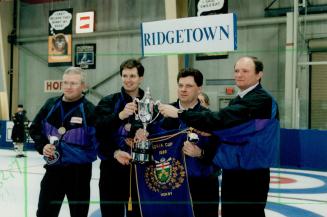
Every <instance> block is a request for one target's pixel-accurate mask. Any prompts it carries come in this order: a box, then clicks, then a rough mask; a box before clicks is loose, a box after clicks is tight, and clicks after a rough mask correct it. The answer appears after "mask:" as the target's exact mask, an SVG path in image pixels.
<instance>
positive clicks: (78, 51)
mask: <svg viewBox="0 0 327 217" xmlns="http://www.w3.org/2000/svg"><path fill="white" fill-rule="evenodd" d="M75 66H77V67H81V68H82V69H95V68H96V44H77V45H76V46H75Z"/></svg>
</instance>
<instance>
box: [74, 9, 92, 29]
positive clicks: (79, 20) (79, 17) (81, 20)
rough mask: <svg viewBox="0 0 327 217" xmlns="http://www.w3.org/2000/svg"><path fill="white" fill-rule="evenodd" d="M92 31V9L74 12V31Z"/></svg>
mask: <svg viewBox="0 0 327 217" xmlns="http://www.w3.org/2000/svg"><path fill="white" fill-rule="evenodd" d="M89 32H94V11H90V12H82V13H77V14H76V33H89Z"/></svg>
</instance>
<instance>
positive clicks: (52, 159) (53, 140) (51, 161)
mask: <svg viewBox="0 0 327 217" xmlns="http://www.w3.org/2000/svg"><path fill="white" fill-rule="evenodd" d="M49 141H50V144H53V145H54V146H56V147H57V146H58V144H59V139H58V137H56V136H49ZM59 158H60V154H59V152H58V151H57V150H55V152H54V155H53V156H51V157H45V156H44V160H45V161H46V162H47V164H48V165H51V164H54V163H56V162H57V161H58V160H59Z"/></svg>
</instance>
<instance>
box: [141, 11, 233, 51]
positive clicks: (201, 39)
mask: <svg viewBox="0 0 327 217" xmlns="http://www.w3.org/2000/svg"><path fill="white" fill-rule="evenodd" d="M141 38H142V54H143V56H152V55H167V54H189V53H210V52H211V53H213V52H224V51H234V50H236V49H237V24H236V15H235V14H233V13H230V14H220V15H210V16H203V17H189V18H182V19H174V20H161V21H155V22H147V23H142V24H141Z"/></svg>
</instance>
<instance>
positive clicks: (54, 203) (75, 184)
mask: <svg viewBox="0 0 327 217" xmlns="http://www.w3.org/2000/svg"><path fill="white" fill-rule="evenodd" d="M85 79H86V75H85V72H84V71H83V70H82V69H81V68H78V67H69V68H68V69H66V71H65V72H64V75H63V92H64V94H63V95H61V96H57V97H52V98H50V99H48V100H47V101H46V103H45V104H44V105H43V107H42V108H41V109H40V111H39V112H38V113H37V115H36V117H35V118H34V120H33V122H32V124H31V127H30V135H31V137H32V138H33V140H34V142H35V148H36V150H37V151H38V152H39V153H40V154H41V155H43V156H44V158H45V159H46V160H47V164H46V165H45V166H44V167H45V169H46V172H45V174H44V177H43V179H42V182H41V190H40V196H39V203H38V210H37V217H56V216H58V215H59V212H60V208H61V204H62V201H63V200H64V197H65V196H67V199H68V203H69V209H70V214H71V217H87V215H88V210H89V201H90V181H91V176H92V162H93V161H95V160H96V157H97V142H96V139H95V127H94V116H93V114H94V105H93V104H92V103H91V102H90V101H88V100H87V99H86V98H85V97H84V95H83V91H84V89H85V85H86V84H85V83H86V82H85Z"/></svg>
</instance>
